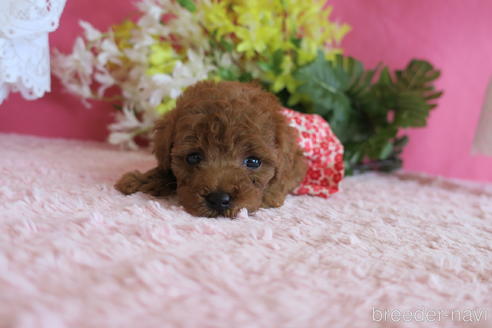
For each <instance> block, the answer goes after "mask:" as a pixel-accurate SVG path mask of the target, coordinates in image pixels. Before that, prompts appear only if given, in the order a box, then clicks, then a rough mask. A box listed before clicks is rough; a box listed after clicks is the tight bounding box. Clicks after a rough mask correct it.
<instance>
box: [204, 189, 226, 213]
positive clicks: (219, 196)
mask: <svg viewBox="0 0 492 328" xmlns="http://www.w3.org/2000/svg"><path fill="white" fill-rule="evenodd" d="M205 200H206V201H207V205H208V207H210V208H211V209H213V210H217V211H223V210H226V209H228V208H229V207H230V206H231V195H229V194H228V193H226V192H222V191H219V192H211V193H210V194H208V195H207V196H205Z"/></svg>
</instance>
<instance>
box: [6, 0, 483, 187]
mask: <svg viewBox="0 0 492 328" xmlns="http://www.w3.org/2000/svg"><path fill="white" fill-rule="evenodd" d="M115 3H116V2H115V1H114V0H98V1H92V2H90V4H89V2H88V1H80V0H68V2H67V6H66V9H65V12H64V14H63V16H62V20H61V24H60V28H59V29H58V30H57V31H56V32H54V33H53V34H52V37H51V45H52V47H56V48H59V49H61V50H62V51H65V52H66V51H68V50H70V48H71V46H72V42H73V39H74V38H75V36H77V35H78V34H79V33H80V28H79V27H78V24H77V21H78V19H84V20H87V21H90V22H91V23H93V24H94V25H95V26H96V27H99V28H106V27H107V26H108V25H110V24H111V22H113V21H117V20H120V19H123V18H126V17H129V16H130V15H131V13H132V2H131V1H118V2H117V3H118V5H117V6H115ZM329 3H331V4H332V5H333V6H334V17H335V18H337V19H339V20H341V21H344V22H347V23H349V24H350V25H352V27H353V30H352V32H351V33H350V34H349V35H348V36H347V37H346V39H345V40H344V43H343V47H344V48H345V49H346V53H347V54H349V55H353V56H355V57H357V58H359V59H361V60H363V62H364V63H365V64H366V65H367V66H368V67H372V66H374V65H375V64H376V63H378V62H379V61H383V62H384V63H386V64H388V65H390V66H391V67H393V68H400V67H403V66H404V65H405V64H406V63H407V62H408V61H409V60H410V59H411V58H414V57H418V58H423V59H427V60H430V61H431V62H432V63H434V65H436V66H437V67H439V68H440V69H441V70H442V72H443V74H442V77H441V79H440V80H439V83H438V86H439V88H441V89H444V90H445V95H444V96H443V98H442V99H441V100H440V103H439V107H438V108H437V109H436V110H435V111H434V112H433V113H432V115H431V118H430V120H429V125H428V127H426V128H423V129H415V130H412V131H410V137H411V138H410V144H409V145H408V147H407V148H406V150H405V153H404V158H405V168H406V169H408V170H412V171H422V172H427V173H431V174H438V175H443V176H449V177H455V178H465V179H472V180H482V181H492V158H486V157H484V156H478V155H471V153H470V151H471V144H472V140H473V134H474V130H475V127H476V124H477V120H478V117H479V113H480V109H481V105H482V102H483V99H484V92H485V90H486V85H487V82H488V80H489V78H490V77H491V76H492V1H488V0H468V1H462V0H433V1H429V0H412V1H387V0H371V1H366V0H331V1H330V2H329ZM52 88H53V92H52V93H50V94H48V95H47V96H45V97H44V98H43V99H41V100H37V101H34V102H29V101H25V100H23V99H22V98H20V97H19V96H18V95H13V96H12V95H11V96H10V98H9V99H7V101H6V102H5V103H4V104H3V105H1V106H0V132H16V133H25V134H34V135H40V136H48V137H64V138H79V139H95V140H104V138H105V136H106V134H107V131H106V128H105V126H106V125H107V123H108V122H110V121H111V106H109V105H108V104H95V105H94V106H93V107H92V108H91V109H86V108H84V107H83V106H82V105H81V103H80V102H79V101H78V100H77V99H76V98H74V97H72V96H71V95H68V94H66V93H64V92H63V91H62V90H61V87H60V84H59V83H58V82H57V81H56V79H55V80H54V81H53V85H52Z"/></svg>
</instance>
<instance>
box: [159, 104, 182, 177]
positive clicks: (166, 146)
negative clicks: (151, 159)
mask: <svg viewBox="0 0 492 328" xmlns="http://www.w3.org/2000/svg"><path fill="white" fill-rule="evenodd" d="M176 117H177V110H176V109H173V110H172V111H170V112H168V113H167V114H165V115H164V116H163V117H162V118H161V119H160V120H159V121H157V123H156V124H155V127H154V154H155V157H156V158H157V162H158V165H159V168H160V169H162V170H164V171H167V170H170V168H171V148H172V145H173V141H174V133H175V129H176V128H175V125H176Z"/></svg>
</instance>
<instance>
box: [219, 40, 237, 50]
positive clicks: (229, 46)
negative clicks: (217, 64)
mask: <svg viewBox="0 0 492 328" xmlns="http://www.w3.org/2000/svg"><path fill="white" fill-rule="evenodd" d="M220 45H221V47H222V48H224V49H225V50H226V51H227V52H231V51H233V50H234V44H233V43H232V42H230V41H228V40H227V39H225V38H222V40H220Z"/></svg>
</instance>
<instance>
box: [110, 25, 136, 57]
mask: <svg viewBox="0 0 492 328" xmlns="http://www.w3.org/2000/svg"><path fill="white" fill-rule="evenodd" d="M136 28H137V26H136V25H135V23H134V22H132V21H131V20H129V19H127V20H125V21H123V22H122V23H121V24H117V25H113V27H112V29H113V33H114V39H115V42H116V45H117V46H118V48H120V50H122V49H126V48H131V47H132V43H131V42H130V39H131V37H132V32H133V31H134V30H135V29H136Z"/></svg>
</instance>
